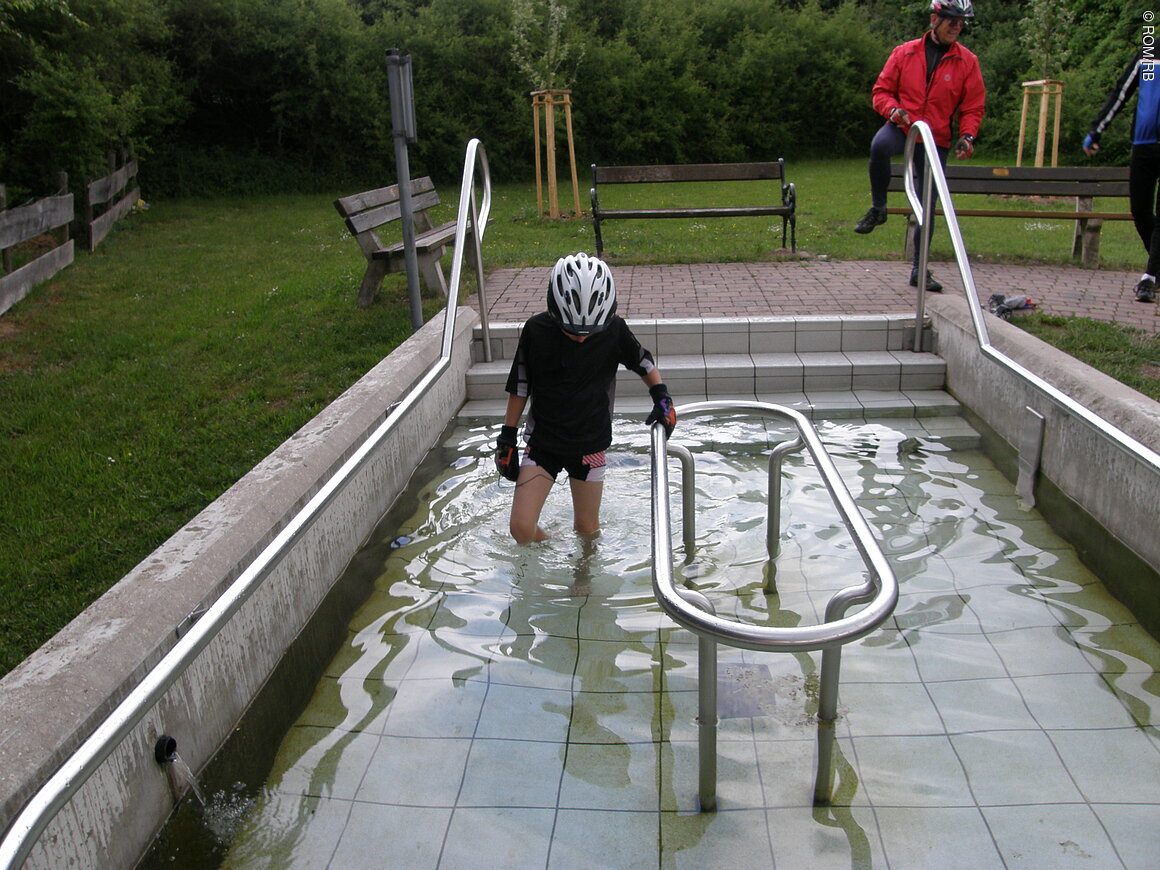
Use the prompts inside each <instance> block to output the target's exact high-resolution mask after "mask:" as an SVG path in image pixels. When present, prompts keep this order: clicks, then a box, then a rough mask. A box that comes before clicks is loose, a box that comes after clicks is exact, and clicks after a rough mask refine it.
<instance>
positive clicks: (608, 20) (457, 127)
mask: <svg viewBox="0 0 1160 870" xmlns="http://www.w3.org/2000/svg"><path fill="white" fill-rule="evenodd" d="M558 2H560V4H561V5H562V6H563V7H564V8H565V9H566V10H567V13H568V15H567V25H566V27H567V29H566V33H565V37H566V39H567V40H568V42H569V43H570V44H572V45H574V46H575V47H576V48H578V49H582V54H579V53H578V54H577V55H573V56H572V57H573V59H575V58H576V57H578V60H576V66H575V70H574V74H573V70H572V69H571V66H570V68H569V71H568V72H569V79H570V80H571V81H572V86H571V90H572V101H573V121H574V141H575V146H576V151H577V163H578V165H579V167H581V171H582V172H583V167H584V166H586V165H587V164H589V163H591V162H593V161H600V162H606V163H634V162H683V161H718V160H752V159H764V158H769V157H775V156H782V155H784V156H785V157H787V158H788V159H798V160H801V159H813V158H817V157H823V156H830V155H845V156H849V155H856V154H861V153H863V152H864V151H865V149H866V147H867V143H868V141H869V137H870V136H871V135H872V133H873V130H874V128H875V126H876V125H877V123H878V118H877V116H876V115H875V114H874V113H873V111H872V110H871V109H870V98H869V92H870V86H871V84H872V83H873V80H874V78H875V76H876V75H877V73H878V71H879V69H880V68H881V66H882V63H883V62H884V61H885V59H886V56H887V53H888V52H889V50H890V48H891V47H892V46H893V45H895V44H897V43H899V42H901V41H903V40H905V39H910V38H913V37H915V36H917V35H919V34H921V33H922V32H923V31H924V30H925V29H926V27H927V24H928V21H929V2H928V0H558ZM1059 2H1064V0H1059ZM1066 3H1067V5H1068V8H1069V9H1070V12H1071V19H1072V21H1073V24H1072V26H1071V27H1070V28H1069V30H1068V33H1067V34H1066V44H1065V45H1062V46H1061V47H1060V48H1061V54H1060V56H1061V57H1062V56H1066V57H1067V58H1069V59H1068V61H1067V64H1066V66H1065V67H1064V69H1063V70H1062V72H1061V73H1060V77H1061V78H1062V79H1063V80H1064V82H1065V95H1064V101H1063V122H1062V132H1061V138H1060V155H1061V160H1062V161H1063V162H1065V163H1077V162H1084V161H1088V160H1090V158H1087V157H1085V156H1084V155H1083V154H1082V152H1081V151H1080V150H1079V143H1080V141H1081V140H1082V138H1083V135H1084V133H1085V132H1086V130H1087V126H1088V123H1089V121H1090V119H1091V117H1092V115H1093V114H1094V113H1095V111H1096V109H1097V108H1098V107H1099V105H1100V103H1101V102H1102V100H1103V98H1104V96H1105V95H1106V93H1107V92H1108V90H1109V89H1110V88H1111V86H1112V83H1113V82H1114V81H1115V79H1116V76H1117V75H1118V74H1119V71H1120V70H1121V69H1122V68H1123V66H1124V64H1125V63H1126V62H1127V59H1128V58H1129V57H1130V56H1131V54H1132V52H1133V51H1134V50H1135V49H1136V47H1138V45H1139V42H1140V38H1141V35H1142V26H1143V21H1142V12H1141V11H1133V10H1132V9H1130V8H1127V7H1125V6H1124V5H1123V4H1121V3H1114V2H1112V0H1066ZM1030 9H1031V3H1030V0H1018V2H1012V3H1000V2H995V0H989V2H981V3H979V4H978V5H977V13H978V15H977V18H976V20H975V22H974V23H973V25H972V26H971V28H970V29H969V30H968V31H967V33H966V34H965V35H964V37H963V41H964V43H965V44H966V45H967V46H968V47H969V48H971V49H972V50H973V51H975V52H976V53H977V54H978V55H979V58H980V61H981V63H982V67H983V75H984V78H985V80H986V83H987V87H988V104H987V117H986V118H985V119H984V122H983V127H982V130H981V134H980V136H981V141H980V146H981V147H983V148H984V149H985V150H986V151H987V153H989V154H1000V155H1004V156H1003V157H1002V159H1003V160H1005V161H1009V162H1013V161H1014V157H1015V150H1016V143H1017V140H1018V133H1019V116H1020V109H1021V107H1022V102H1023V91H1022V88H1021V86H1020V83H1021V82H1022V81H1024V80H1027V79H1033V78H1036V77H1037V71H1038V70H1040V69H1041V68H1042V63H1041V61H1042V58H1036V57H1033V56H1032V50H1031V49H1029V48H1028V45H1029V44H1031V43H1028V41H1027V39H1026V31H1027V25H1026V24H1024V21H1025V20H1026V19H1027V18H1028V16H1029V14H1030ZM512 16H513V11H512V6H511V2H510V0H69V2H67V3H66V2H64V0H0V181H3V182H5V183H7V184H8V185H9V188H10V201H11V200H14V199H16V197H15V196H13V195H12V194H13V193H14V192H23V191H34V192H36V191H39V192H45V190H46V189H47V188H49V187H51V185H52V184H53V183H54V180H55V177H56V173H57V171H59V170H61V169H64V170H68V171H69V172H70V173H72V174H73V176H74V186H75V185H76V184H79V183H80V182H81V181H83V180H84V179H85V178H86V177H90V176H92V175H94V174H96V173H97V172H98V171H99V170H100V169H101V168H103V166H104V165H105V153H106V151H107V150H109V149H111V148H118V149H119V148H123V147H125V146H127V145H129V146H132V147H133V148H134V149H135V150H136V151H137V153H138V154H139V155H141V156H142V157H144V158H145V159H144V161H143V167H142V181H143V184H144V186H145V192H146V195H147V196H149V197H156V196H159V195H166V194H175V193H182V194H207V193H219V192H223V191H230V190H233V191H239V192H258V191H278V190H285V189H287V188H288V187H291V188H296V189H318V188H319V187H320V186H324V185H333V184H335V183H339V182H341V184H342V185H343V186H346V184H347V182H346V180H347V179H349V180H350V182H349V185H350V186H351V187H366V186H368V185H370V184H376V183H387V182H389V181H391V180H393V179H394V175H395V172H394V168H393V167H394V144H393V139H392V135H391V129H390V104H389V99H388V96H387V77H386V69H385V63H384V57H385V52H386V50H387V49H390V48H398V49H399V50H401V51H402V52H404V53H407V54H410V55H411V56H412V58H413V60H414V82H415V97H416V112H417V118H418V134H419V139H418V142H417V143H415V144H414V145H413V146H411V148H410V152H409V153H410V160H411V166H412V170H413V172H414V174H417V175H418V174H429V175H432V176H434V177H435V178H436V179H437V180H438V181H440V182H443V183H446V182H448V181H450V180H453V179H456V178H458V175H459V172H460V169H461V164H462V159H463V152H464V146H465V144H466V142H467V140H468V139H469V138H472V137H479V138H480V139H482V140H483V142H484V143H485V145H486V147H487V151H488V155H489V158H490V165H491V169H492V173H493V176H494V177H495V178H496V179H497V180H500V181H502V180H523V179H530V178H531V176H532V166H533V154H534V152H533V147H532V129H531V127H532V112H531V106H530V98H529V91H530V90H531V86H530V84H529V83H528V82H527V80H526V76H525V75H524V74H523V73H521V71H520V70H519V69H518V68H517V66H516V63H515V61H514V60H513V58H512V46H513V31H512V20H513V19H512ZM533 44H535V43H534V41H533ZM558 120H559V125H560V129H559V132H558V134H557V143H558V144H559V146H560V147H559V148H558V155H559V159H560V161H561V164H560V167H561V170H562V172H565V173H566V172H567V166H566V163H565V160H566V153H567V152H566V148H565V147H564V144H565V141H566V140H565V139H564V135H563V132H564V125H563V118H559V119H558ZM1029 122H1030V124H1031V126H1032V127H1034V124H1035V115H1034V113H1032V117H1031V118H1030V119H1029ZM1130 122H1131V118H1130V112H1126V113H1125V117H1124V118H1123V119H1121V120H1118V121H1117V122H1116V124H1115V125H1114V126H1113V127H1112V129H1111V130H1109V131H1108V134H1107V135H1106V136H1105V139H1104V146H1105V147H1104V150H1103V152H1102V153H1101V155H1100V156H1099V157H1098V158H1096V160H1097V161H1098V162H1101V163H1109V162H1123V161H1124V160H1125V159H1126V156H1127V149H1128V146H1127V131H1128V128H1129V125H1130ZM1033 147H1034V143H1030V144H1029V145H1028V146H1025V152H1026V153H1027V154H1028V155H1031V154H1032V153H1033V152H1032V149H1033ZM583 174H586V173H583Z"/></svg>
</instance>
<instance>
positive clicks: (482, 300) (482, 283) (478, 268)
mask: <svg viewBox="0 0 1160 870" xmlns="http://www.w3.org/2000/svg"><path fill="white" fill-rule="evenodd" d="M485 229H486V227H481V226H480V225H479V203H478V202H477V201H476V197H475V185H472V186H471V259H472V260H473V261H474V263H475V282H476V284H477V285H478V287H477V290H476V295H477V298H478V300H479V328H480V334H481V335H482V337H483V361H484V362H491V325H490V323H489V321H488V316H487V315H488V305H487V286H486V277H485V275H484V271H483V232H484V230H485Z"/></svg>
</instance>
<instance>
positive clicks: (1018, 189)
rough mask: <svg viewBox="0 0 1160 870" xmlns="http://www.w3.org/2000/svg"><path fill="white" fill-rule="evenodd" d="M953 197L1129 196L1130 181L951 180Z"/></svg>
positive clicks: (899, 186) (897, 183)
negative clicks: (959, 195) (954, 194)
mask: <svg viewBox="0 0 1160 870" xmlns="http://www.w3.org/2000/svg"><path fill="white" fill-rule="evenodd" d="M947 186H948V187H949V188H950V190H951V193H963V194H972V193H973V194H983V195H987V196H1127V195H1128V183H1127V182H1126V181H1123V182H1118V181H1088V182H1083V181H1027V180H1024V179H1007V178H988V179H972V178H952V177H948V178H947ZM888 189H889V190H891V191H894V192H898V191H901V190H905V189H906V188H905V186H904V184H903V179H902V178H901V177H899V178H892V179H891V180H890V185H889V187H888Z"/></svg>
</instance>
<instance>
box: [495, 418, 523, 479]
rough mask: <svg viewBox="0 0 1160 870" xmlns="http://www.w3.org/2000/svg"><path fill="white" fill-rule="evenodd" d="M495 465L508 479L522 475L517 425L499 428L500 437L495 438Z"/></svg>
mask: <svg viewBox="0 0 1160 870" xmlns="http://www.w3.org/2000/svg"><path fill="white" fill-rule="evenodd" d="M495 467H496V469H497V470H498V471H499V473H500V475H501V476H502V477H505V478H507V479H508V480H516V479H517V478H519V476H520V448H519V443H518V442H517V441H516V427H515V426H502V427H501V428H500V430H499V437H498V438H496V439H495Z"/></svg>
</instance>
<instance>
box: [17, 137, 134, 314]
mask: <svg viewBox="0 0 1160 870" xmlns="http://www.w3.org/2000/svg"><path fill="white" fill-rule="evenodd" d="M121 162H122V163H123V165H122V166H120V167H117V162H116V158H115V156H114V155H112V154H110V155H109V174H108V175H105V176H104V177H102V178H98V179H95V180H94V181H90V182H89V183H88V184H86V185H85V201H84V215H83V217H82V218H81V220H80V222H79V227H80V233H81V234H82V235H83V237H84V240H85V243H86V245H87V248H88V250H90V251H93V250H96V247H97V245H99V244H100V243H101V241H102V240H103V239H104V238H105V236H107V235H108V234H109V231H110V230H111V229H112V228H113V224H115V223H116V222H117V221H118V220H120V219H121V218H122V217H124V216H125V215H126V214H128V213H129V211H130V210H132V208H133V206H135V205H136V204H137V202H138V200H140V199H141V190H140V188H138V187H137V186H136V181H137V161H136V159H133V158H123V159H122V161H121ZM58 190H59V191H60V192H59V193H57V194H54V195H52V196H46V197H44V198H43V199H38V200H36V201H34V202H31V203H29V204H27V205H22V206H19V207H17V208H8V207H7V205H8V203H7V196H6V192H5V188H4V185H2V184H0V314H3V313H4V312H5V311H7V310H8V309H9V308H11V307H12V306H13V305H15V304H16V303H17V302H19V301H20V300H21V299H23V298H24V297H25V296H27V295H28V291H29V290H31V289H32V287H33V286H35V285H36V284H39V283H41V282H42V281H47V280H48V279H49V278H51V277H52V276H53V275H55V274H56V273H57V272H59V271H60V270H61V269H63V268H64V267H65V266H67V265H69V264H70V263H71V262H72V261H73V255H74V248H73V240H72V238H71V237H70V227H71V225H72V224H73V223H74V222H75V221H76V220H77V215H76V209H75V207H74V205H73V195H72V194H71V193H69V192H68V175H67V174H66V173H63V172H62V173H61V175H60V181H59V185H58ZM17 262H19V263H20V265H19V266H16V263H17Z"/></svg>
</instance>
